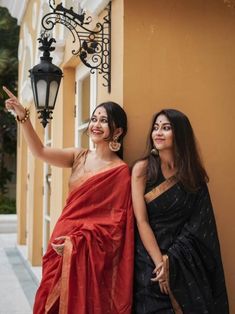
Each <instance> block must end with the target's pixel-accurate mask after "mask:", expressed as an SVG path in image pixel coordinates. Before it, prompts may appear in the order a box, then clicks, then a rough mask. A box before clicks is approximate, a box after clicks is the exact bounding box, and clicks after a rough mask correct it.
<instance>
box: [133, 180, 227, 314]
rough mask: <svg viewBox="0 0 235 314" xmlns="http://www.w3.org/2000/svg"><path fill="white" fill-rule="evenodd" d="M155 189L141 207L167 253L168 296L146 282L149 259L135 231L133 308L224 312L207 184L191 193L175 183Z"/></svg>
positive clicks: (162, 312) (146, 313) (142, 312)
mask: <svg viewBox="0 0 235 314" xmlns="http://www.w3.org/2000/svg"><path fill="white" fill-rule="evenodd" d="M164 184H165V185H166V182H164ZM159 190H161V189H159V188H158V189H156V188H155V190H154V189H153V191H151V193H150V194H148V195H151V198H146V199H147V204H146V206H147V210H148V216H149V222H150V225H151V228H152V230H153V232H154V234H155V236H156V239H157V242H158V244H159V247H160V249H161V251H162V254H165V255H167V257H168V261H169V274H168V275H169V286H170V290H171V295H170V296H168V295H164V294H162V293H161V291H160V289H159V285H158V283H152V282H151V280H150V279H151V277H152V271H153V269H154V264H153V262H152V260H151V258H150V256H149V255H148V253H147V252H146V250H145V248H144V247H143V244H142V242H141V239H140V237H139V235H138V232H136V252H135V288H134V313H135V314H158V313H159V314H168V313H180V311H181V313H184V314H206V313H207V314H222V313H223V314H228V313H229V309H228V300H227V293H226V287H225V281H224V272H223V266H222V261H221V255H220V246H219V240H218V236H217V230H216V224H215V219H214V214H213V209H212V205H211V201H210V196H209V193H208V189H207V186H206V184H205V185H204V186H202V187H201V188H200V189H199V190H198V191H197V192H194V193H193V192H187V191H185V189H184V188H183V187H182V185H181V184H180V183H175V184H174V185H172V184H169V188H168V189H167V188H166V189H164V191H162V192H161V193H159ZM155 192H156V195H155V196H156V197H155V198H154V197H153V193H155ZM172 297H173V298H172ZM174 300H175V301H176V303H175V302H174Z"/></svg>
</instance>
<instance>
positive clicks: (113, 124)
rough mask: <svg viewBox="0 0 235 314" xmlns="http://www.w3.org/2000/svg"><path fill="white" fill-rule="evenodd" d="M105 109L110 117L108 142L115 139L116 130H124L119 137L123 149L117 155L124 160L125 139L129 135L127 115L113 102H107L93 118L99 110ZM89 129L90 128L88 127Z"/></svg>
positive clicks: (102, 104) (101, 105)
mask: <svg viewBox="0 0 235 314" xmlns="http://www.w3.org/2000/svg"><path fill="white" fill-rule="evenodd" d="M99 107H103V108H104V109H105V110H106V112H107V116H108V126H109V130H110V134H109V137H107V138H106V140H107V141H110V140H112V139H113V135H114V131H115V129H116V128H121V129H122V134H121V135H120V136H119V137H118V142H119V143H120V144H121V148H120V150H119V151H117V152H116V153H117V155H118V156H119V157H120V158H121V159H123V138H124V137H125V135H126V133H127V115H126V113H125V111H124V110H123V108H122V107H121V106H119V105H118V104H117V103H115V102H113V101H107V102H103V103H101V104H99V105H98V106H97V107H96V108H95V109H94V111H93V113H92V116H93V114H94V112H95V111H96V109H97V108H99ZM88 127H89V126H88Z"/></svg>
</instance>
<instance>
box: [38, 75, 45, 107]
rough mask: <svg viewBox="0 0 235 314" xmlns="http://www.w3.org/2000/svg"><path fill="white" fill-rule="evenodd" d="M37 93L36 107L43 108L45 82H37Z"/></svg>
mask: <svg viewBox="0 0 235 314" xmlns="http://www.w3.org/2000/svg"><path fill="white" fill-rule="evenodd" d="M37 91H38V106H39V107H42V108H45V105H46V93H47V82H46V81H44V80H39V81H38V82H37Z"/></svg>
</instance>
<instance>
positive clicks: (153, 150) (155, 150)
mask: <svg viewBox="0 0 235 314" xmlns="http://www.w3.org/2000/svg"><path fill="white" fill-rule="evenodd" d="M150 153H151V155H153V156H155V157H157V156H158V155H159V153H158V150H157V149H156V147H153V148H152V149H151V152H150Z"/></svg>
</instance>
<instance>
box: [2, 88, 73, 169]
mask: <svg viewBox="0 0 235 314" xmlns="http://www.w3.org/2000/svg"><path fill="white" fill-rule="evenodd" d="M3 90H4V91H5V92H6V93H7V95H8V96H9V98H8V99H7V100H6V102H5V104H6V109H7V110H13V111H14V112H15V114H16V115H17V117H18V119H19V120H22V119H24V118H25V119H24V120H25V122H24V123H21V125H22V129H23V135H24V138H25V140H26V142H27V144H28V146H29V149H30V150H31V152H32V154H33V155H34V156H35V157H37V158H39V159H41V160H43V161H44V162H46V163H48V164H51V165H53V166H57V167H63V168H64V167H72V165H73V160H74V156H75V153H76V151H77V150H76V149H75V148H65V149H57V148H51V147H46V146H44V145H43V143H42V141H41V140H40V138H39V137H38V135H37V133H36V132H35V130H34V128H33V126H32V124H31V122H30V119H29V118H26V114H27V112H26V110H25V108H24V107H23V106H22V105H21V104H20V102H19V101H18V99H17V97H16V96H15V95H14V94H13V93H12V92H11V91H9V90H8V89H7V88H6V87H5V86H4V87H3Z"/></svg>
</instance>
